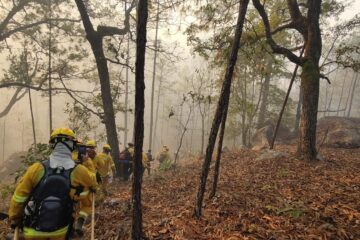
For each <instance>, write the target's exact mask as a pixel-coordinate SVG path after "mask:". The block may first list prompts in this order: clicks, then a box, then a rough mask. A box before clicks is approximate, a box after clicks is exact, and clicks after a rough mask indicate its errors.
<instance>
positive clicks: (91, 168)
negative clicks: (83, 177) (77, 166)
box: [82, 158, 97, 174]
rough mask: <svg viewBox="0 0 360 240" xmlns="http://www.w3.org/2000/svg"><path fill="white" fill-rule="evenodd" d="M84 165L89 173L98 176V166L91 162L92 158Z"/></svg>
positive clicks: (83, 163) (84, 162)
mask: <svg viewBox="0 0 360 240" xmlns="http://www.w3.org/2000/svg"><path fill="white" fill-rule="evenodd" d="M82 165H84V167H86V168H87V169H88V170H89V172H91V173H93V174H96V170H97V166H96V164H95V162H94V161H93V160H91V158H87V159H86V160H85V161H83V162H82Z"/></svg>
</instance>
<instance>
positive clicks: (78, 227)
mask: <svg viewBox="0 0 360 240" xmlns="http://www.w3.org/2000/svg"><path fill="white" fill-rule="evenodd" d="M84 222H85V219H84V218H83V217H79V218H78V220H77V221H76V224H75V232H76V234H77V235H78V236H79V237H83V236H84V230H83V225H84Z"/></svg>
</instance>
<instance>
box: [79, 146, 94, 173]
mask: <svg viewBox="0 0 360 240" xmlns="http://www.w3.org/2000/svg"><path fill="white" fill-rule="evenodd" d="M85 146H86V153H87V156H88V158H86V159H84V161H83V163H82V164H83V165H84V166H85V167H86V168H87V169H89V171H90V172H92V173H93V174H96V165H95V163H94V161H93V159H94V158H95V156H96V143H95V141H94V140H89V141H87V142H86V144H85Z"/></svg>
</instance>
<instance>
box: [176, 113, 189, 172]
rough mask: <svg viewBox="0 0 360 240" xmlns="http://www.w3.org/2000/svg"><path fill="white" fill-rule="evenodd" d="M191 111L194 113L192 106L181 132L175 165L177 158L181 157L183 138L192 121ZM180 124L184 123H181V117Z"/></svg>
mask: <svg viewBox="0 0 360 240" xmlns="http://www.w3.org/2000/svg"><path fill="white" fill-rule="evenodd" d="M181 109H182V108H181ZM191 113H192V108H190V111H189V115H188V117H187V119H186V122H185V124H184V125H183V130H182V132H181V136H180V142H179V146H178V148H177V150H176V153H175V160H174V164H175V165H176V163H177V160H178V158H179V152H180V149H181V147H182V144H183V140H184V136H185V133H186V131H187V126H188V124H189V121H190V117H191ZM180 125H182V124H181V119H180Z"/></svg>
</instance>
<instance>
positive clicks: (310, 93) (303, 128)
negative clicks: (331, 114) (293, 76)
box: [297, 0, 322, 160]
mask: <svg viewBox="0 0 360 240" xmlns="http://www.w3.org/2000/svg"><path fill="white" fill-rule="evenodd" d="M308 7H309V8H308V15H307V19H306V22H307V32H308V34H307V38H306V40H305V55H304V59H305V63H304V65H303V70H302V73H301V86H300V87H301V89H302V93H303V99H302V100H303V101H302V111H301V122H300V134H299V135H300V136H299V143H298V149H297V153H298V156H299V157H300V158H302V159H308V160H315V159H316V156H317V151H316V124H317V111H318V105H319V87H320V86H319V85H320V69H319V59H320V56H321V48H322V42H321V32H320V27H319V18H320V13H321V0H309V1H308Z"/></svg>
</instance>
